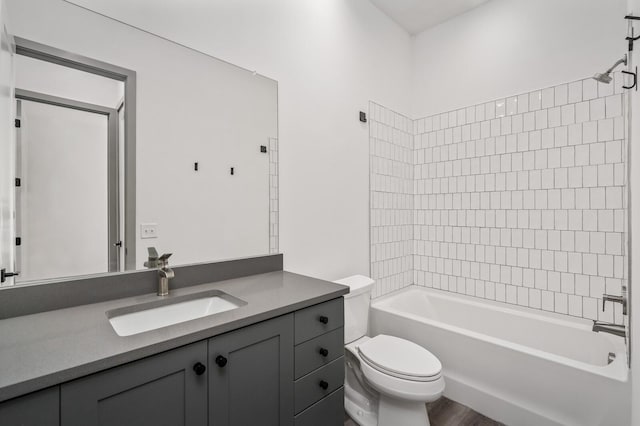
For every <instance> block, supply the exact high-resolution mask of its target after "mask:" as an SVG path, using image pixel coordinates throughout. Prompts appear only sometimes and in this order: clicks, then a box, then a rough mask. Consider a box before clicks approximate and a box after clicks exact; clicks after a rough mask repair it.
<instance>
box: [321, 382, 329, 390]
mask: <svg viewBox="0 0 640 426" xmlns="http://www.w3.org/2000/svg"><path fill="white" fill-rule="evenodd" d="M320 387H321V388H322V389H324V390H327V389H328V388H329V383H327V382H325V381H324V380H320Z"/></svg>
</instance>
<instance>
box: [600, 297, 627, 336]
mask: <svg viewBox="0 0 640 426" xmlns="http://www.w3.org/2000/svg"><path fill="white" fill-rule="evenodd" d="M607 302H614V303H620V304H621V305H622V315H627V287H626V286H622V296H613V295H611V294H603V295H602V311H603V312H604V308H605V304H606V303H607ZM592 330H593V331H595V332H596V333H599V332H601V331H602V332H604V333H609V334H613V335H615V336H620V337H623V338H624V337H626V335H627V334H626V331H625V327H624V324H613V323H609V322H604V321H596V320H594V321H593V328H592Z"/></svg>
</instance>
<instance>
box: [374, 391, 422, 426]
mask: <svg viewBox="0 0 640 426" xmlns="http://www.w3.org/2000/svg"><path fill="white" fill-rule="evenodd" d="M430 424H431V423H429V415H428V414H427V405H426V403H424V402H419V401H407V400H401V399H396V398H390V397H388V396H386V395H382V394H381V395H380V398H379V399H378V426H395V425H403V426H429V425H430Z"/></svg>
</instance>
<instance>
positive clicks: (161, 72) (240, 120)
mask: <svg viewBox="0 0 640 426" xmlns="http://www.w3.org/2000/svg"><path fill="white" fill-rule="evenodd" d="M0 18H1V19H2V20H3V21H4V22H3V23H4V24H5V25H6V28H7V29H8V34H7V33H5V34H4V35H3V37H4V38H5V41H6V42H7V45H11V43H10V41H11V39H12V38H13V39H14V40H15V52H14V53H13V54H12V53H11V52H10V51H9V50H8V51H7V52H3V55H5V56H4V57H6V58H7V59H8V60H9V61H10V62H9V64H8V66H10V67H14V68H15V78H12V77H11V75H10V73H9V72H3V70H2V69H0V78H1V79H2V81H0V85H3V86H5V87H9V88H11V90H10V91H9V93H15V96H9V97H6V96H5V98H1V99H0V103H1V104H2V105H3V106H4V108H0V113H2V114H4V117H2V120H1V121H0V130H3V131H5V134H7V135H11V136H10V137H9V138H8V140H4V139H3V141H2V142H1V143H2V144H4V146H2V148H1V150H2V153H5V152H6V153H7V154H8V155H6V156H2V159H1V160H0V162H1V164H0V169H2V170H3V171H2V172H1V173H0V187H1V188H0V228H1V231H2V232H0V267H2V268H5V269H6V270H7V271H10V272H16V273H19V274H20V275H18V276H17V277H13V278H12V279H9V280H7V283H5V285H6V284H16V283H22V282H33V281H41V280H51V279H56V278H61V277H69V276H78V275H88V274H95V273H107V272H117V271H124V270H133V269H141V268H144V266H143V263H144V261H145V259H146V253H147V248H148V247H150V246H155V247H157V248H158V249H159V250H161V251H167V252H169V251H170V252H172V253H174V256H173V258H172V260H174V261H173V264H175V265H180V264H189V263H199V262H208V261H216V260H222V259H230V258H237V257H247V256H255V255H262V254H268V253H276V252H278V219H279V218H278V135H277V121H278V116H277V92H278V86H277V82H276V81H274V80H272V79H270V78H267V77H264V76H261V75H259V74H256V73H254V72H252V71H248V70H245V69H242V68H240V67H237V66H235V65H232V64H229V63H227V62H224V61H221V60H219V59H216V58H213V57H211V56H208V55H205V54H202V53H200V52H197V51H195V50H192V49H189V48H186V47H184V46H181V45H179V44H176V43H173V42H171V41H169V40H166V39H163V38H160V37H156V36H154V35H152V34H149V33H148V32H144V31H141V30H138V29H136V28H133V27H131V26H128V25H125V24H123V23H120V22H118V21H115V20H112V19H110V18H107V17H104V16H102V15H99V14H97V13H93V12H91V11H89V10H87V9H84V8H82V7H79V6H76V5H74V4H71V3H68V2H65V1H63V0H6V13H2V15H0ZM2 66H7V63H6V62H5V63H4V65H2ZM0 67H1V66H0ZM14 119H19V120H20V121H19V124H20V127H14V124H17V123H14ZM2 126H4V127H2ZM9 127H10V128H9ZM231 169H233V170H234V172H233V174H231V173H230V172H229V171H230V170H231ZM15 178H19V179H20V186H16V185H15V183H16V182H17V181H16V180H15ZM18 239H19V240H18ZM18 241H19V242H20V244H19V245H16V242H18Z"/></svg>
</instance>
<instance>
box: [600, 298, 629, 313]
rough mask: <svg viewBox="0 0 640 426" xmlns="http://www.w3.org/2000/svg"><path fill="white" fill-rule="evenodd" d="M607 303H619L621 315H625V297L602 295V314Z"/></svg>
mask: <svg viewBox="0 0 640 426" xmlns="http://www.w3.org/2000/svg"><path fill="white" fill-rule="evenodd" d="M607 302H614V303H620V304H621V305H622V315H627V298H626V297H625V296H613V295H610V294H603V295H602V311H603V312H604V308H605V304H606V303H607Z"/></svg>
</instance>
